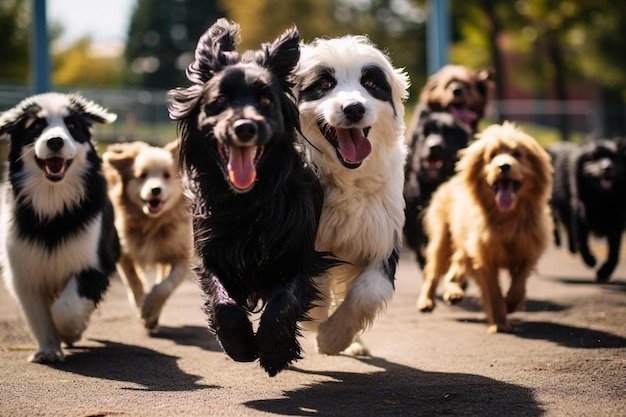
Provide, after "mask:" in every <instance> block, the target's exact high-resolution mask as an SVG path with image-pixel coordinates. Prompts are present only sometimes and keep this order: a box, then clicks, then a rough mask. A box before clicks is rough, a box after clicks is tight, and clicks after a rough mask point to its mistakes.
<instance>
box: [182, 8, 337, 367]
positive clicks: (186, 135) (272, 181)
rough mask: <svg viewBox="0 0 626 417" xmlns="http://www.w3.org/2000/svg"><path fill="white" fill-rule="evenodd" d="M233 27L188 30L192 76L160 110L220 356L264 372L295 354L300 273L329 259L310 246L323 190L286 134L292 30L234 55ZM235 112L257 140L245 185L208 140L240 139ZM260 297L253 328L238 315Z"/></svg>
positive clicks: (305, 282) (291, 121)
mask: <svg viewBox="0 0 626 417" xmlns="http://www.w3.org/2000/svg"><path fill="white" fill-rule="evenodd" d="M238 29H239V27H238V26H237V25H236V24H234V23H230V22H228V21H227V20H226V19H220V20H218V21H217V22H216V23H215V24H214V25H213V26H212V27H211V28H209V29H208V30H207V32H206V33H205V34H204V35H203V36H202V37H201V38H200V41H199V42H198V45H197V48H196V54H195V56H196V58H195V61H194V62H193V63H192V64H191V65H190V66H189V68H188V69H187V75H188V78H189V80H190V81H192V82H193V83H194V84H193V85H192V86H190V87H188V88H178V89H175V90H172V91H171V92H170V117H171V118H172V119H174V120H177V121H178V129H179V133H180V141H181V161H182V164H183V169H184V170H185V172H186V175H187V181H186V183H187V187H188V188H189V190H190V192H191V193H192V195H193V197H192V206H193V216H194V221H193V225H194V240H195V249H196V252H197V254H198V255H199V257H200V259H201V264H200V265H199V266H197V267H196V268H195V272H196V275H197V278H198V280H199V283H200V286H201V288H202V290H203V292H204V294H205V296H206V297H205V312H206V314H207V316H208V323H209V328H210V329H211V330H212V331H213V332H214V333H215V334H216V335H217V337H218V339H219V341H220V343H221V344H222V347H223V348H224V350H225V351H226V353H227V354H228V355H229V356H230V357H231V358H233V359H234V360H236V361H253V360H255V359H257V358H258V359H259V361H260V364H261V366H262V367H263V368H264V369H265V371H266V372H267V373H268V374H269V375H270V376H274V375H276V374H277V373H278V372H280V371H282V370H283V369H285V368H286V367H287V366H288V365H289V364H290V363H291V362H293V361H295V360H297V359H300V358H301V354H302V349H301V347H300V344H299V342H298V340H297V337H298V336H299V334H300V328H299V326H298V322H299V321H302V320H306V319H307V312H308V310H309V309H310V308H311V307H312V306H313V303H314V301H315V300H316V298H318V293H317V290H316V288H315V286H314V284H313V281H312V277H313V276H316V275H319V274H322V273H323V272H324V271H325V270H326V269H327V268H329V267H331V266H332V265H334V264H335V261H334V260H333V259H332V257H330V255H329V254H327V253H321V252H317V251H315V246H314V245H315V236H316V233H317V225H318V222H319V217H320V212H321V207H322V202H323V192H322V189H321V185H320V184H319V182H318V180H317V177H316V175H315V173H314V172H313V170H312V169H311V168H310V167H309V166H307V165H306V164H305V162H304V156H303V153H302V150H301V149H299V148H298V147H297V146H296V136H295V134H296V131H297V130H299V128H300V127H299V120H298V110H297V107H296V105H295V103H294V99H293V97H292V94H291V87H292V84H291V81H290V76H291V72H292V71H293V69H294V67H295V66H296V64H297V62H298V59H299V44H298V42H299V36H298V32H297V30H296V29H295V28H293V29H290V30H288V31H286V32H285V33H284V34H283V35H282V36H281V37H279V38H278V39H277V40H276V41H275V42H274V43H272V44H264V45H262V48H261V50H258V51H255V52H247V53H246V54H244V55H243V56H239V54H238V53H237V52H236V45H235V44H234V39H235V38H236V37H237V35H238ZM268 98H269V100H270V102H271V104H269V105H268V102H267V100H266V99H268ZM224 99H225V100H224ZM242 120H243V121H246V123H247V121H250V120H252V121H254V124H255V125H256V126H257V128H256V134H255V135H254V138H253V139H249V138H247V139H248V140H249V142H251V143H252V144H254V145H255V146H263V153H262V156H261V158H260V159H259V160H258V163H257V164H256V179H255V180H254V182H253V184H252V186H251V187H250V188H248V189H245V190H242V189H238V187H237V184H233V183H232V181H231V179H230V177H229V173H228V171H229V169H230V168H229V167H228V166H226V164H225V161H224V157H223V152H222V153H221V152H220V150H219V147H223V146H225V145H230V146H232V147H236V145H237V144H240V142H241V137H239V136H238V132H237V129H236V128H234V127H233V125H237V126H241V121H242ZM229 149H232V148H229ZM240 188H241V187H240ZM263 306H264V309H263V312H262V314H261V318H260V322H259V327H258V331H257V333H256V334H254V333H253V329H252V324H251V323H250V321H249V318H248V315H249V314H250V313H251V312H254V311H257V310H260V309H261V308H262V307H263Z"/></svg>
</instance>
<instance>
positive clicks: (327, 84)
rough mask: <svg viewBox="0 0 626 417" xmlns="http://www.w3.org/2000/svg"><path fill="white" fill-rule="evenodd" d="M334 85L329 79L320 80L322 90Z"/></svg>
mask: <svg viewBox="0 0 626 417" xmlns="http://www.w3.org/2000/svg"><path fill="white" fill-rule="evenodd" d="M334 86H335V83H333V82H332V81H330V80H322V81H320V88H321V89H322V90H330V89H331V88H333V87H334Z"/></svg>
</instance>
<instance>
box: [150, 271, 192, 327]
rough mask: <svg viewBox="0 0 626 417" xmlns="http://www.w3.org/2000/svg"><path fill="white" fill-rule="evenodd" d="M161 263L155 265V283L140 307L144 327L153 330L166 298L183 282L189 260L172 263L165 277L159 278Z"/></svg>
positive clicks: (157, 322)
mask: <svg viewBox="0 0 626 417" xmlns="http://www.w3.org/2000/svg"><path fill="white" fill-rule="evenodd" d="M163 268H164V266H163V265H157V281H156V282H157V284H156V285H154V287H152V290H151V291H150V292H149V293H148V295H146V298H145V299H144V301H143V306H142V308H141V319H142V320H143V323H144V326H145V328H146V329H149V330H154V329H156V327H157V325H158V324H159V316H160V315H161V311H162V310H163V306H164V305H165V302H166V301H167V299H168V298H169V297H170V295H172V293H173V292H174V290H175V289H176V288H177V287H178V286H179V285H180V284H181V282H183V280H184V279H185V276H186V275H187V273H188V272H189V262H187V261H186V260H182V261H179V262H176V263H175V264H173V265H172V268H171V269H170V271H169V274H168V276H167V278H165V279H164V280H161V279H160V278H159V276H160V275H161V274H162V273H163V271H162V269H163Z"/></svg>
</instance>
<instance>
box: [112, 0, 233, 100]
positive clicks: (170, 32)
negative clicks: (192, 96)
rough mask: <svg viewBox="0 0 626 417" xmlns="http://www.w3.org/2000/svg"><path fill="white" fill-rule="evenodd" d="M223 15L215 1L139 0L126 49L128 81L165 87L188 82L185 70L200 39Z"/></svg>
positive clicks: (146, 85)
mask: <svg viewBox="0 0 626 417" xmlns="http://www.w3.org/2000/svg"><path fill="white" fill-rule="evenodd" d="M223 16H224V13H223V12H222V11H221V10H220V9H219V7H218V5H217V4H216V1H215V0H158V1H157V0H138V1H137V4H136V6H135V9H134V11H133V14H132V16H131V21H130V27H129V31H128V41H127V44H126V50H125V52H124V56H125V58H126V62H127V65H128V67H127V79H126V82H127V83H128V84H130V85H136V86H141V87H146V88H164V89H170V88H173V87H176V86H180V85H184V84H186V79H185V77H184V69H185V67H186V66H187V64H188V63H189V62H191V60H192V58H193V50H194V49H195V46H196V43H197V41H198V38H199V37H200V35H202V33H203V32H204V31H205V30H206V29H207V28H208V27H209V26H210V25H211V24H212V23H213V22H214V21H215V20H216V19H218V18H219V17H223Z"/></svg>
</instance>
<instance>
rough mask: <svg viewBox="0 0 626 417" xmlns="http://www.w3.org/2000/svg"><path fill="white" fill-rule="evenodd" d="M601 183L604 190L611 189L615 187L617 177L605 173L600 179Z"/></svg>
mask: <svg viewBox="0 0 626 417" xmlns="http://www.w3.org/2000/svg"><path fill="white" fill-rule="evenodd" d="M598 182H599V184H600V188H602V189H603V190H610V189H611V188H613V184H614V183H615V178H614V177H613V176H612V175H605V176H602V177H600V178H599V179H598Z"/></svg>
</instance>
